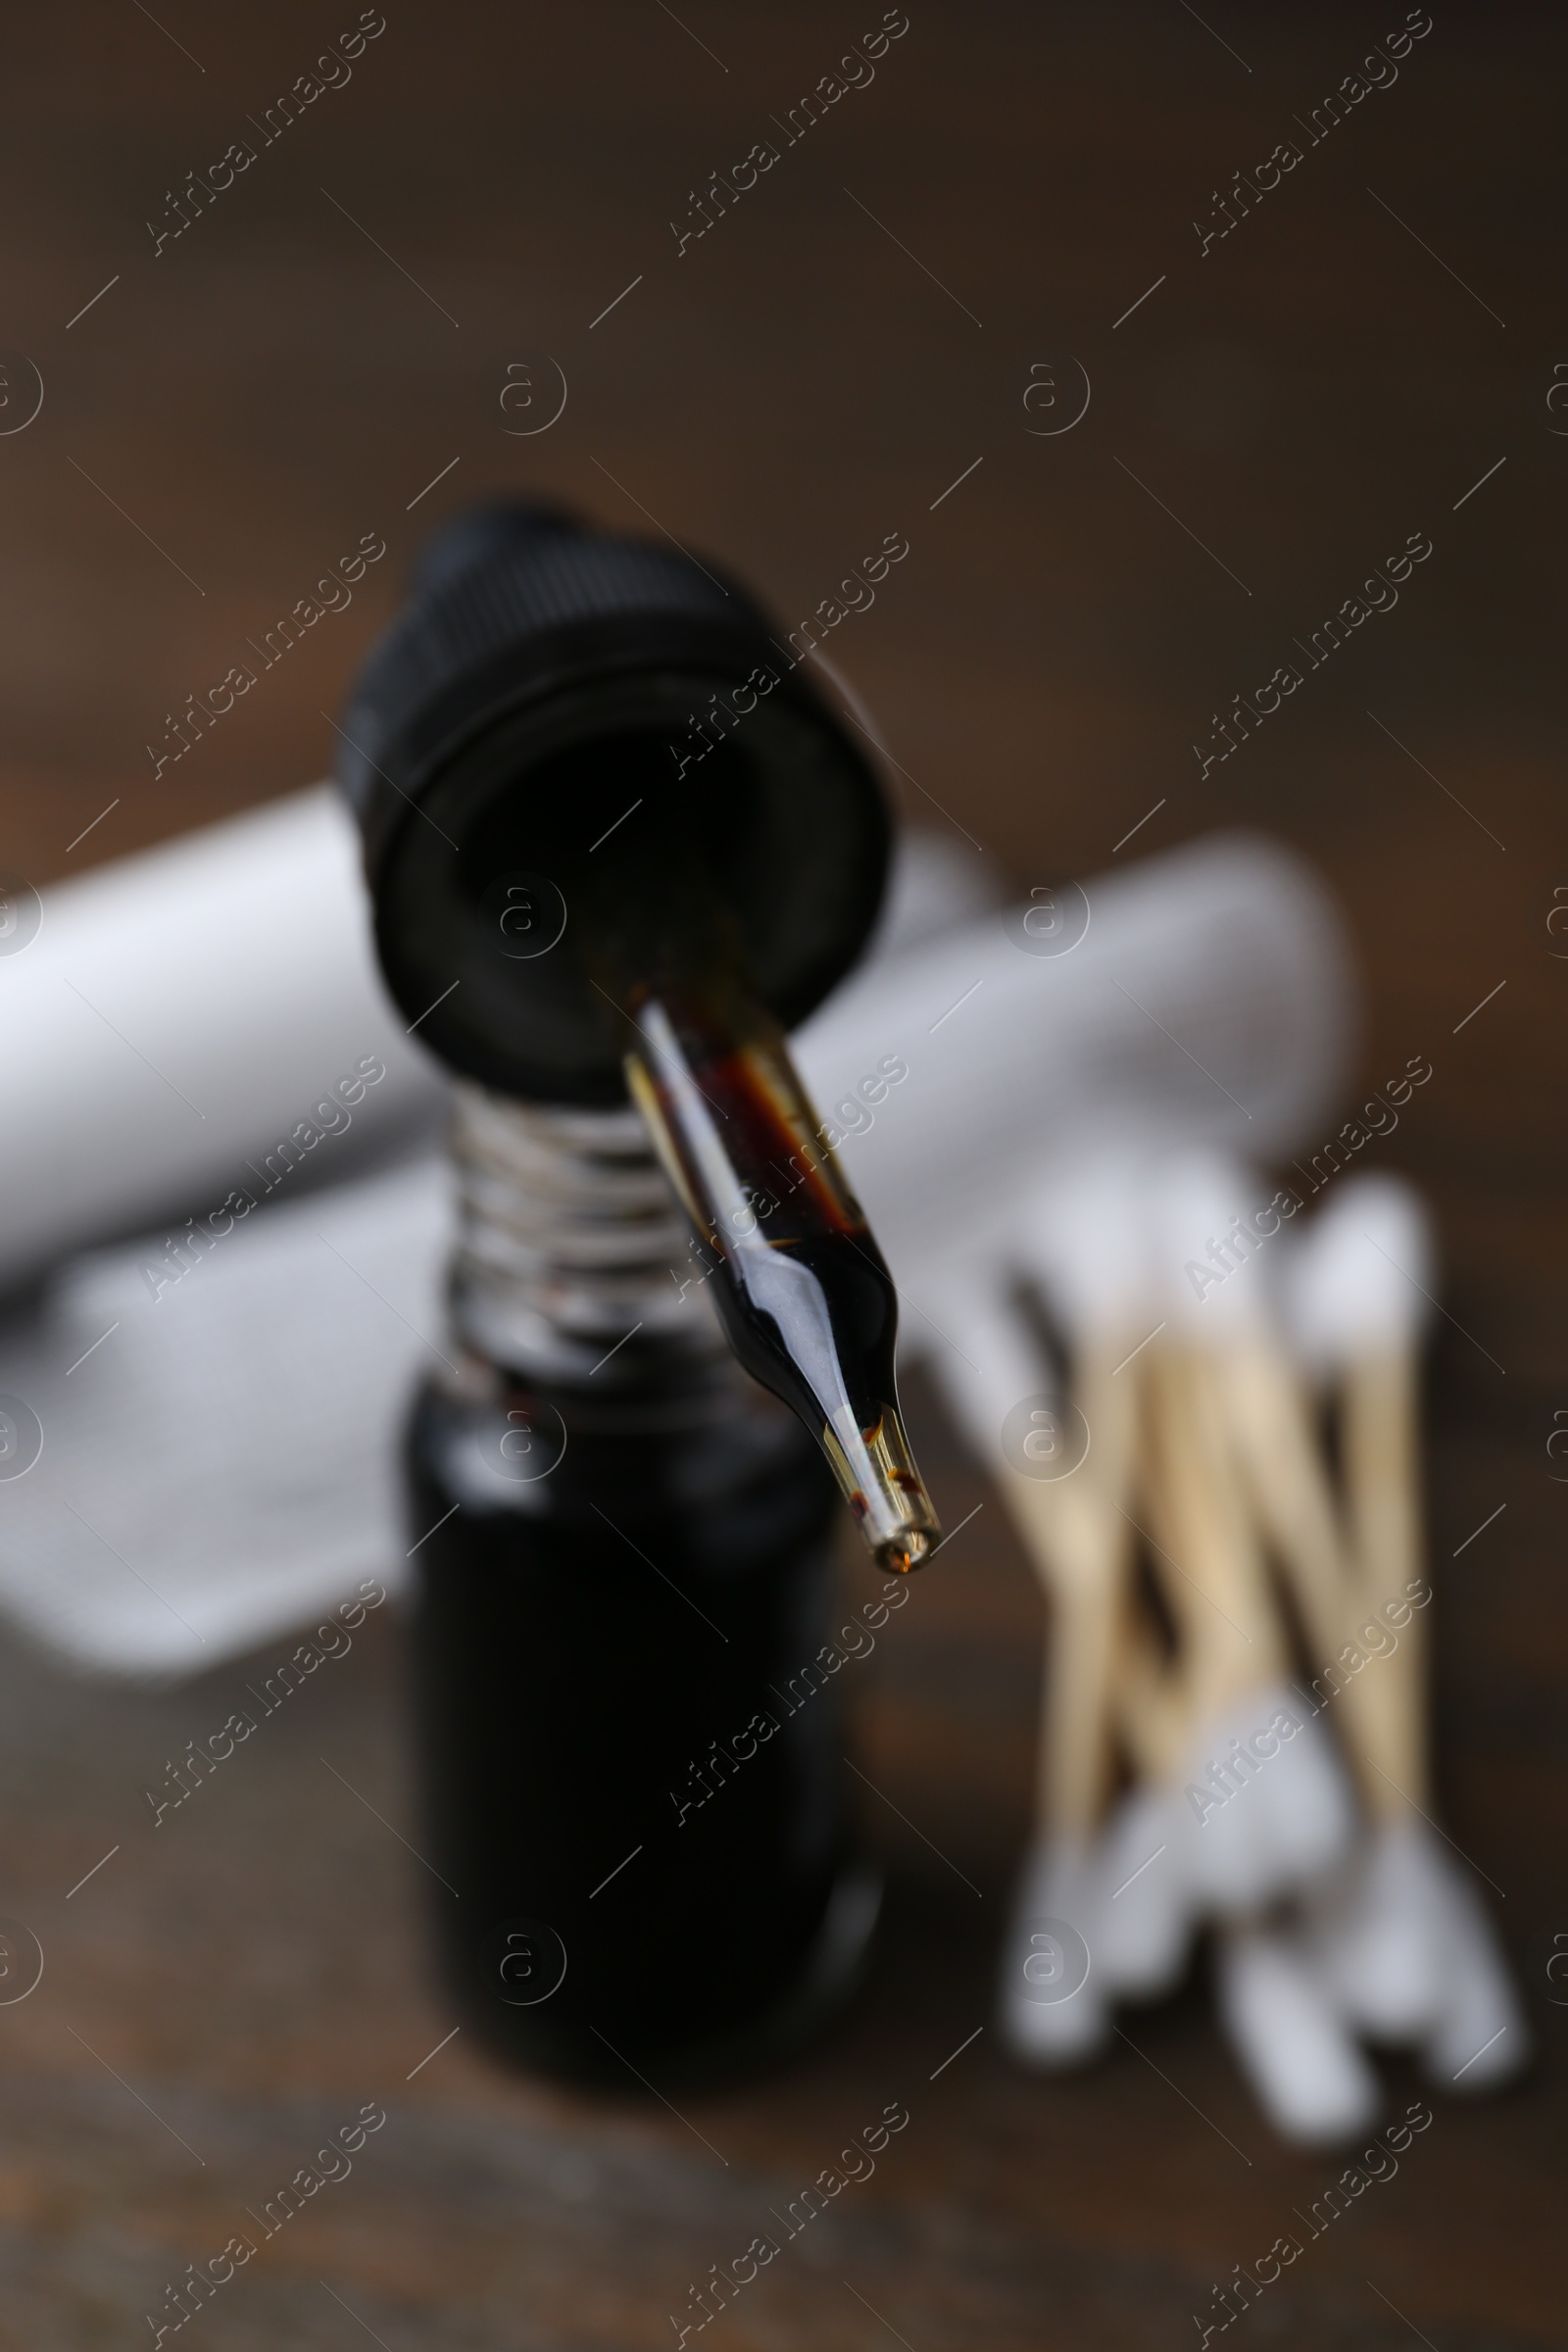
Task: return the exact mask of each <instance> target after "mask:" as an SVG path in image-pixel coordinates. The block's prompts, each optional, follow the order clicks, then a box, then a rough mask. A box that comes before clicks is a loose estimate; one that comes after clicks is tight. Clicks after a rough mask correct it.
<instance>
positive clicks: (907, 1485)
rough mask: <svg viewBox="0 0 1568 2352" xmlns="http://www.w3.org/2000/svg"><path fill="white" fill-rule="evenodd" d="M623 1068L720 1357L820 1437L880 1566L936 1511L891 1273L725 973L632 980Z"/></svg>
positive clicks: (772, 1038) (790, 1080)
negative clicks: (905, 1401) (918, 1463)
mask: <svg viewBox="0 0 1568 2352" xmlns="http://www.w3.org/2000/svg"><path fill="white" fill-rule="evenodd" d="M626 1009H627V1011H628V1014H629V1015H630V1017H631V1019H632V1020H633V1021H634V1023H635V1025H636V1036H635V1040H634V1042H633V1043H632V1045H631V1046H630V1047H629V1049H628V1052H627V1054H626V1075H627V1081H628V1084H629V1086H630V1089H631V1092H632V1096H633V1099H634V1100H635V1101H636V1103H637V1104H638V1106H639V1108H640V1109H641V1110H642V1112H643V1115H644V1117H645V1119H646V1120H647V1122H648V1125H649V1128H650V1130H651V1131H652V1133H653V1135H654V1138H655V1141H656V1142H657V1144H658V1146H659V1150H660V1152H661V1155H662V1158H663V1160H664V1164H665V1167H666V1168H667V1170H668V1172H669V1175H670V1178H671V1180H672V1182H673V1183H674V1185H675V1188H676V1191H677V1192H678V1193H679V1195H680V1198H681V1201H682V1203H683V1205H684V1206H685V1209H686V1213H687V1215H688V1216H689V1218H690V1219H691V1222H692V1226H693V1228H694V1231H695V1233H696V1235H697V1239H698V1245H699V1249H700V1250H701V1253H702V1255H703V1257H704V1259H705V1261H706V1263H707V1265H708V1267H709V1271H710V1273H711V1276H712V1278H713V1295H714V1304H715V1306H716V1307H717V1310H718V1314H719V1319H720V1321H721V1322H722V1324H723V1326H724V1330H725V1333H726V1336H727V1337H728V1339H729V1342H730V1345H731V1347H732V1348H734V1350H735V1353H736V1355H737V1356H738V1357H739V1358H740V1360H741V1362H742V1363H743V1364H744V1365H745V1366H746V1368H747V1370H748V1371H749V1372H750V1373H752V1374H753V1376H754V1377H755V1378H756V1379H758V1380H760V1382H761V1383H762V1385H763V1386H764V1387H765V1388H768V1389H771V1390H772V1391H773V1393H774V1395H775V1396H777V1397H782V1398H783V1399H784V1401H785V1402H786V1403H787V1404H789V1405H790V1406H792V1407H793V1409H794V1410H795V1411H796V1412H797V1413H798V1414H799V1415H800V1417H801V1419H802V1420H803V1421H804V1422H805V1423H806V1425H807V1427H808V1428H809V1429H810V1430H811V1431H812V1433H813V1434H814V1435H815V1436H816V1437H817V1439H818V1441H819V1442H820V1444H821V1446H822V1449H823V1451H824V1452H825V1453H826V1455H827V1457H828V1460H829V1462H830V1463H831V1465H832V1468H833V1472H834V1475H835V1477H836V1478H837V1479H838V1482H839V1485H840V1487H841V1488H842V1489H843V1492H844V1494H845V1496H846V1498H847V1499H848V1501H849V1504H850V1508H851V1510H852V1511H853V1512H854V1513H855V1516H856V1518H857V1520H858V1523H859V1526H860V1531H861V1533H862V1535H863V1536H864V1537H865V1540H866V1542H867V1544H869V1545H870V1547H871V1550H872V1551H873V1552H874V1554H875V1556H876V1559H877V1562H878V1564H879V1565H880V1566H881V1567H883V1568H888V1569H892V1570H895V1571H897V1572H898V1573H900V1574H905V1573H907V1571H908V1570H909V1569H911V1568H918V1567H919V1566H920V1565H921V1564H922V1562H923V1561H924V1560H925V1559H926V1558H927V1557H928V1556H929V1554H930V1552H931V1550H932V1548H933V1547H934V1545H935V1544H936V1542H937V1540H938V1533H939V1531H938V1526H937V1519H936V1513H935V1511H934V1510H933V1508H932V1505H931V1501H930V1497H929V1496H928V1495H927V1494H926V1491H925V1488H924V1486H923V1484H922V1483H921V1479H920V1474H919V1472H918V1471H917V1470H916V1468H915V1466H914V1462H913V1459H912V1457H911V1455H910V1452H909V1446H908V1440H907V1437H906V1436H905V1432H904V1425H903V1422H902V1420H901V1418H900V1415H899V1407H898V1399H897V1391H896V1388H895V1384H894V1343H895V1339H896V1336H897V1329H898V1309H897V1299H896V1294H895V1291H894V1287H893V1280H892V1277H891V1275H890V1274H889V1273H888V1270H887V1267H886V1265H885V1263H884V1262H883V1259H882V1255H881V1252H880V1250H878V1249H877V1247H876V1244H875V1243H874V1242H873V1241H872V1239H871V1236H870V1232H869V1230H868V1229H867V1226H866V1222H865V1218H864V1216H863V1214H862V1212H861V1210H860V1208H859V1206H858V1202H857V1201H856V1200H855V1198H854V1196H853V1194H852V1193H851V1192H850V1190H849V1188H848V1186H847V1185H846V1184H845V1182H844V1180H843V1177H842V1176H841V1174H840V1172H839V1170H838V1168H837V1167H836V1165H835V1164H834V1162H833V1160H832V1157H831V1156H830V1154H829V1152H827V1151H826V1149H825V1148H824V1147H823V1145H822V1143H821V1142H820V1140H819V1138H818V1134H817V1122H816V1120H815V1117H814V1114H813V1112H812V1109H811V1106H810V1103H809V1101H808V1098H807V1096H806V1092H805V1089H804V1088H803V1086H802V1084H801V1081H800V1079H799V1077H798V1076H797V1074H796V1071H795V1069H794V1066H793V1064H792V1063H791V1061H790V1057H789V1053H788V1049H787V1047H786V1045H785V1042H784V1038H783V1034H782V1032H781V1031H780V1030H779V1029H778V1027H777V1025H776V1023H774V1022H773V1021H772V1020H771V1018H770V1017H769V1015H768V1014H767V1013H766V1011H765V1010H764V1008H763V1007H762V1006H761V1005H760V1004H759V1003H758V1002H757V1000H756V998H755V997H754V996H752V995H751V993H750V991H749V990H746V989H745V987H744V984H743V983H742V981H741V980H740V978H739V976H738V975H737V974H736V973H735V972H734V971H733V970H730V971H723V970H722V969H719V970H715V969H714V968H713V967H712V966H710V969H709V971H707V972H706V973H704V974H703V975H702V977H701V978H700V979H695V980H681V981H677V982H673V983H668V982H666V983H665V984H664V985H663V986H662V987H660V988H658V989H656V988H654V987H651V986H648V985H646V984H644V985H640V986H639V985H634V986H633V988H632V989H631V990H630V991H628V994H627V1001H626Z"/></svg>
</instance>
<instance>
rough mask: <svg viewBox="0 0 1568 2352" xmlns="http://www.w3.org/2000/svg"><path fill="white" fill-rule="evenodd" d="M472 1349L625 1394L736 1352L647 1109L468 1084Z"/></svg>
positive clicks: (465, 1231) (542, 1375)
mask: <svg viewBox="0 0 1568 2352" xmlns="http://www.w3.org/2000/svg"><path fill="white" fill-rule="evenodd" d="M449 1148H450V1152H451V1157H452V1165H453V1172H454V1177H455V1182H456V1195H457V1212H458V1235H457V1247H456V1250H455V1251H454V1255H453V1260H452V1266H451V1274H450V1286H449V1299H450V1308H451V1314H452V1319H453V1326H454V1331H455V1335H456V1337H457V1339H458V1340H459V1342H460V1343H461V1344H462V1346H463V1347H464V1348H466V1349H468V1350H469V1351H470V1352H471V1353H472V1354H474V1355H476V1356H478V1357H480V1358H481V1359H483V1360H484V1361H486V1362H488V1363H490V1364H492V1365H495V1366H498V1367H501V1368H502V1369H504V1370H506V1371H508V1372H511V1373H515V1374H516V1375H517V1376H519V1377H520V1378H522V1379H524V1380H526V1381H528V1382H529V1383H531V1384H537V1385H541V1386H547V1387H552V1388H554V1387H566V1388H580V1389H582V1390H583V1391H584V1392H585V1393H586V1394H590V1395H594V1396H602V1397H605V1399H606V1400H607V1401H608V1400H609V1399H610V1398H612V1397H625V1396H627V1395H628V1394H630V1393H635V1392H638V1391H646V1390H647V1389H648V1388H649V1387H650V1386H651V1385H653V1384H656V1383H660V1384H662V1383H663V1382H666V1381H668V1380H669V1379H670V1378H671V1376H675V1377H677V1378H678V1377H679V1376H680V1375H682V1374H683V1373H689V1374H691V1375H693V1376H698V1377H701V1376H703V1375H704V1374H705V1373H711V1368H712V1366H713V1365H714V1364H715V1363H716V1362H717V1361H718V1360H719V1359H722V1358H723V1357H724V1356H725V1355H726V1353H727V1350H726V1348H725V1346H724V1342H723V1340H722V1338H721V1336H720V1334H719V1330H718V1326H717V1323H716V1321H715V1319H714V1316H713V1314H712V1312H711V1308H710V1306H709V1304H708V1299H707V1294H706V1292H705V1291H704V1290H703V1289H702V1288H701V1287H700V1285H699V1281H698V1276H699V1274H700V1269H699V1267H698V1266H697V1265H696V1263H695V1262H694V1259H693V1257H692V1254H691V1251H690V1249H689V1246H688V1232H687V1226H686V1221H685V1218H684V1217H683V1215H682V1214H681V1211H680V1208H679V1206H678V1205H677V1203H676V1201H675V1199H674V1197H673V1195H672V1193H671V1191H670V1187H669V1183H668V1180H667V1179H666V1177H665V1175H664V1173H663V1170H662V1168H661V1166H660V1164H659V1161H658V1159H657V1157H656V1156H655V1153H654V1150H653V1146H652V1144H651V1142H650V1140H649V1135H648V1130H647V1128H646V1127H645V1126H644V1124H643V1121H642V1119H641V1118H640V1116H639V1115H638V1113H637V1112H636V1111H635V1110H633V1109H632V1108H630V1107H629V1106H628V1107H627V1108H625V1109H623V1110H572V1109H564V1108H562V1107H560V1106H557V1105H554V1104H542V1103H522V1102H517V1101H515V1100H513V1099H512V1098H510V1097H507V1096H502V1095H494V1094H490V1093H488V1092H487V1091H486V1090H485V1089H484V1088H482V1087H478V1086H475V1085H472V1084H470V1083H468V1082H466V1081H460V1082H459V1084H458V1086H457V1089H456V1092H455V1097H454V1107H453V1115H452V1126H451V1132H450V1137H449Z"/></svg>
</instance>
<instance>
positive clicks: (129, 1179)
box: [0, 786, 442, 1286]
mask: <svg viewBox="0 0 1568 2352" xmlns="http://www.w3.org/2000/svg"><path fill="white" fill-rule="evenodd" d="M21 912H22V918H23V919H22V920H21V921H20V922H19V923H17V924H15V925H14V926H13V928H12V930H11V932H10V934H9V935H8V937H7V938H5V939H0V1033H3V1035H4V1038H5V1117H4V1119H3V1120H0V1286H5V1285H10V1284H14V1283H17V1282H21V1281H25V1280H27V1279H28V1278H29V1277H31V1276H32V1275H33V1274H35V1273H38V1272H41V1271H42V1270H43V1269H44V1268H45V1267H46V1266H47V1265H48V1264H49V1263H50V1262H51V1261H52V1260H54V1259H56V1258H59V1257H61V1256H63V1255H65V1253H66V1252H67V1251H68V1250H73V1249H79V1248H82V1247H84V1246H86V1245H88V1244H91V1243H95V1242H101V1241H104V1240H106V1239H108V1238H109V1237H111V1236H112V1235H115V1234H121V1233H127V1232H133V1231H135V1230H136V1228H137V1227H138V1226H139V1225H142V1224H145V1223H149V1222H151V1221H152V1220H153V1219H154V1218H157V1217H169V1216H177V1215H179V1214H181V1213H183V1212H186V1211H206V1210H210V1209H217V1208H219V1207H220V1206H221V1203H222V1201H223V1200H224V1197H225V1195H226V1194H227V1192H228V1191H229V1189H230V1188H231V1187H234V1186H244V1187H245V1188H246V1189H247V1190H248V1191H249V1192H250V1193H251V1194H252V1195H253V1196H255V1197H257V1198H260V1197H261V1196H262V1194H263V1193H265V1191H266V1189H267V1186H268V1184H269V1182H270V1181H271V1177H270V1173H269V1167H268V1163H269V1159H271V1162H272V1170H273V1172H276V1171H280V1170H282V1169H284V1168H287V1169H289V1170H290V1171H291V1172H292V1170H293V1169H294V1168H296V1167H299V1168H302V1169H303V1167H304V1166H306V1165H309V1166H310V1167H311V1168H312V1169H313V1171H314V1169H315V1168H317V1167H318V1166H319V1167H321V1168H323V1169H325V1168H326V1167H327V1166H329V1165H330V1166H334V1167H341V1168H346V1167H348V1166H349V1165H351V1164H352V1163H353V1162H354V1161H355V1160H357V1159H360V1158H361V1157H362V1156H363V1146H364V1144H365V1143H366V1142H368V1141H371V1140H379V1141H385V1140H386V1139H387V1138H388V1137H390V1136H391V1135H393V1134H394V1133H396V1132H397V1131H398V1130H399V1129H402V1128H406V1127H411V1126H414V1125H417V1122H418V1120H419V1117H420V1114H421V1113H426V1112H429V1111H431V1110H433V1108H434V1106H435V1105H436V1104H437V1103H439V1101H440V1099H441V1095H442V1080H441V1077H440V1074H439V1072H438V1070H437V1069H436V1066H435V1064H434V1063H433V1062H432V1061H431V1060H430V1058H429V1057H428V1056H427V1055H426V1054H423V1053H422V1052H421V1050H420V1048H419V1047H418V1045H417V1042H415V1041H413V1040H411V1039H410V1038H409V1037H408V1036H407V1035H406V1033H405V1031H406V1024H405V1022H404V1019H403V1016H402V1015H401V1014H400V1013H399V1012H398V1011H397V1009H396V1007H395V1006H394V1005H393V1004H392V1002H391V1000H390V998H389V997H388V996H387V994H386V991H385V989H384V988H383V987H382V985H381V979H380V974H379V972H378V970H377V967H376V963H375V956H374V950H373V948H372V946H371V942H370V935H369V920H368V901H367V897H366V891H365V885H364V882H363V880H362V878H361V873H360V851H359V837H358V834H357V832H356V830H355V827H354V824H353V820H352V819H351V817H350V816H349V814H348V812H347V810H346V809H344V808H343V807H342V805H341V803H340V802H339V800H338V796H337V794H336V793H335V791H333V790H332V788H331V787H330V786H320V787H319V788H317V789H316V790H314V791H310V792H302V793H294V794H291V795H290V796H289V798H287V799H286V800H281V801H274V802H271V803H270V804H269V805H268V806H267V807H265V808H262V809H255V810H252V811H251V812H249V813H248V814H246V815H244V816H237V817H232V818H230V819H229V820H228V821H227V822H225V823H222V824H217V825H209V826H206V827H204V828H203V829H202V831H200V832H198V833H193V834H190V835H188V836H187V837H186V838H184V839H182V840H178V841H173V842H170V843H167V844H165V845H164V846H163V847H161V848H159V849H155V850H148V851H146V852H144V853H143V854H142V855H140V856H138V857H134V858H120V859H118V860H117V861H116V862H115V863H113V864H111V865H105V866H101V867H99V868H98V869H97V870H96V871H94V872H90V873H87V874H84V875H83V876H82V877H81V879H80V880H79V881H71V882H62V883H58V884H56V885H54V886H52V887H51V888H50V889H48V890H46V891H45V892H44V893H43V894H42V920H41V923H39V924H38V926H37V929H36V932H35V933H32V925H31V920H30V919H29V918H28V909H27V908H26V907H23V908H22V910H21ZM31 914H32V915H34V916H35V914H36V906H35V905H34V907H32V909H31ZM29 934H31V935H30V936H29ZM8 948H9V950H10V952H9V953H7V952H5V951H6V950H7V949H8ZM361 1065H366V1066H365V1067H364V1068H362V1067H361ZM372 1067H373V1068H379V1069H380V1070H381V1071H382V1072H383V1073H384V1074H383V1075H382V1076H380V1077H379V1078H376V1077H374V1076H373V1075H370V1074H369V1072H370V1069H371V1068H372ZM356 1073H357V1074H358V1080H357V1077H356ZM367 1079H368V1083H360V1082H358V1081H365V1080H367ZM343 1081H347V1084H346V1085H343V1084H341V1083H340V1082H343ZM334 1104H335V1105H336V1107H333V1105H334ZM322 1105H325V1107H324V1109H323V1110H322V1115H321V1116H319V1117H318V1116H316V1115H315V1114H316V1112H317V1111H318V1109H319V1108H320V1107H321V1106H322ZM351 1130H352V1131H353V1132H354V1134H355V1137H356V1142H355V1143H354V1144H353V1145H349V1144H348V1143H346V1141H345V1140H344V1139H345V1138H346V1137H347V1135H348V1134H349V1132H350V1131H351ZM301 1131H303V1132H301ZM311 1136H314V1137H315V1138H316V1139H317V1140H316V1141H314V1142H312V1141H309V1140H307V1139H308V1138H309V1137H311ZM295 1189H297V1180H296V1184H291V1185H289V1186H287V1187H286V1188H285V1192H292V1191H293V1190H295ZM209 1196H211V1198H209Z"/></svg>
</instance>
